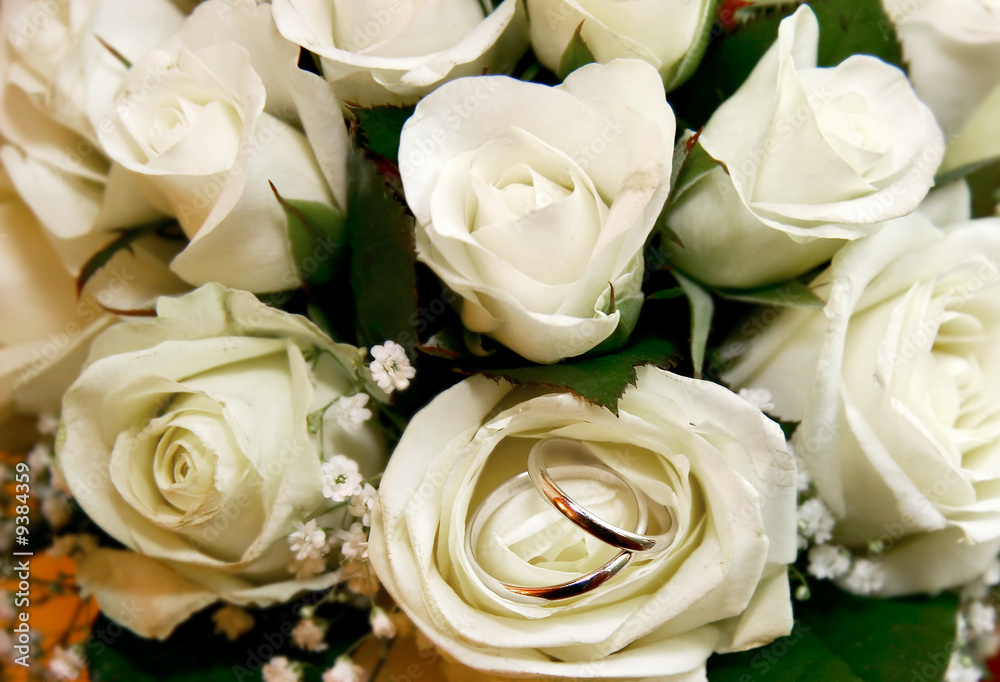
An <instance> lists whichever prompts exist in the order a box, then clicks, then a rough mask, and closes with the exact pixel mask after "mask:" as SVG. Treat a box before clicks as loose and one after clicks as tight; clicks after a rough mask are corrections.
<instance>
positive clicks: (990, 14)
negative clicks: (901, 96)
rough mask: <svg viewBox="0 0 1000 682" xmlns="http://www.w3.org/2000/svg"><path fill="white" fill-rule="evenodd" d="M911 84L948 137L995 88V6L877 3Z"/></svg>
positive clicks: (998, 73) (987, 2)
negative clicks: (886, 18) (893, 32)
mask: <svg viewBox="0 0 1000 682" xmlns="http://www.w3.org/2000/svg"><path fill="white" fill-rule="evenodd" d="M882 5H883V6H884V8H885V10H886V12H887V13H888V15H889V17H890V19H891V20H892V22H893V24H895V26H896V33H897V35H898V37H899V41H900V43H901V44H902V47H903V59H904V60H906V63H907V66H908V70H909V75H910V82H912V83H913V89H914V90H916V91H917V94H918V95H920V99H922V100H923V101H924V102H926V103H927V105H928V106H929V107H930V108H931V109H932V110H933V111H934V113H935V115H937V118H938V122H940V123H941V127H942V128H944V130H945V132H947V133H948V134H949V135H955V134H957V133H958V132H960V130H961V129H962V127H963V125H964V124H965V122H966V121H967V120H968V118H969V116H970V115H971V114H972V113H973V112H974V111H975V110H976V109H977V108H978V107H979V105H980V104H982V102H983V101H984V100H985V99H986V96H987V95H989V93H990V92H992V91H993V89H994V88H996V87H997V86H998V85H1000V2H997V0H882Z"/></svg>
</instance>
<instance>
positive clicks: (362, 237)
mask: <svg viewBox="0 0 1000 682" xmlns="http://www.w3.org/2000/svg"><path fill="white" fill-rule="evenodd" d="M348 171H349V178H350V180H349V184H348V209H347V238H348V240H349V243H350V248H351V268H350V269H351V272H350V276H351V290H352V292H353V295H354V304H355V311H356V312H355V325H356V329H357V337H358V343H359V344H360V345H364V346H371V345H374V344H378V343H382V342H384V341H385V340H387V339H391V340H393V341H396V342H397V343H399V344H402V345H403V346H406V347H407V348H409V349H412V348H413V347H414V346H415V344H416V342H417V338H416V334H415V333H414V321H415V313H416V310H417V279H416V273H415V270H414V268H415V264H416V250H415V247H414V241H413V230H414V220H413V217H412V216H411V215H410V214H409V213H408V212H407V211H406V208H405V207H404V206H403V204H402V203H401V202H400V200H399V199H398V198H397V197H396V196H395V194H394V193H393V192H392V190H391V189H390V188H389V186H388V185H387V184H386V182H385V180H384V179H383V178H382V176H381V175H379V173H378V169H377V167H376V166H375V164H374V163H372V162H371V161H370V160H368V159H367V158H365V156H364V154H362V153H361V152H355V153H354V154H352V155H351V158H350V159H349V161H348Z"/></svg>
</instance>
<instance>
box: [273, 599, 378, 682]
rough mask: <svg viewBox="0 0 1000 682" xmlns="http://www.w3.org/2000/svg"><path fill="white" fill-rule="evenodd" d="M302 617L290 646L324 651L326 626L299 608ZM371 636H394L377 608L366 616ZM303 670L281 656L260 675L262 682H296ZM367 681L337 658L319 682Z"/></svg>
mask: <svg viewBox="0 0 1000 682" xmlns="http://www.w3.org/2000/svg"><path fill="white" fill-rule="evenodd" d="M299 615H300V616H301V617H302V620H300V621H299V622H298V623H297V624H296V626H295V628H294V629H293V630H292V642H293V643H294V644H295V646H297V647H298V648H300V649H302V650H303V651H313V652H320V651H325V650H326V649H327V648H328V645H327V644H326V641H325V640H326V633H327V630H328V629H329V627H330V624H329V623H328V622H326V621H324V620H322V619H319V618H316V617H315V612H314V611H313V609H312V608H311V607H308V608H303V609H302V610H301V611H300V612H299ZM369 622H370V623H371V629H372V635H373V636H375V637H376V638H377V639H392V638H393V637H395V636H396V632H397V626H396V623H395V621H394V620H393V617H392V616H390V615H389V614H388V613H386V611H385V610H384V609H382V608H380V607H378V606H376V607H374V608H373V609H372V611H371V614H370V615H369ZM302 669H303V666H302V664H301V663H299V662H297V661H291V660H289V659H288V658H286V657H285V656H276V657H274V658H272V659H271V660H270V661H268V663H267V665H265V666H264V669H263V670H262V671H261V672H262V674H263V677H264V682H298V681H299V680H301V679H302ZM365 679H367V672H366V671H365V669H364V668H362V667H361V666H359V665H357V664H355V663H354V661H352V660H351V658H350V656H349V655H348V654H343V655H341V656H338V657H337V659H336V660H335V661H334V664H333V667H331V668H329V669H328V670H326V671H325V672H324V673H323V677H322V680H323V682H363V680H365Z"/></svg>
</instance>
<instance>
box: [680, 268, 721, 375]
mask: <svg viewBox="0 0 1000 682" xmlns="http://www.w3.org/2000/svg"><path fill="white" fill-rule="evenodd" d="M673 275H674V277H675V278H676V279H677V282H678V283H679V284H680V285H681V289H683V290H684V294H685V295H686V296H687V297H688V302H689V303H690V304H691V364H692V365H693V367H694V378H695V379H700V378H701V368H702V367H704V365H705V348H706V347H707V346H708V333H709V332H710V331H711V330H712V314H713V313H714V312H715V304H714V303H713V302H712V295H711V294H710V293H709V292H708V290H707V289H705V288H704V287H702V286H701V285H700V284H698V283H697V282H695V281H694V280H693V279H688V278H687V277H685V276H684V275H682V274H681V273H679V272H677V271H676V270H675V271H673Z"/></svg>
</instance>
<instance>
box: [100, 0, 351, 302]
mask: <svg viewBox="0 0 1000 682" xmlns="http://www.w3.org/2000/svg"><path fill="white" fill-rule="evenodd" d="M298 57H299V48H298V46H296V45H293V44H291V43H289V42H288V41H286V40H285V39H283V38H282V37H281V35H280V34H279V33H278V32H277V29H276V28H275V26H274V22H273V20H272V18H271V10H270V7H269V6H268V5H257V4H256V3H255V2H253V0H245V1H244V2H231V1H229V0H210V1H209V2H205V3H202V5H200V6H199V8H198V9H197V10H195V12H194V13H193V14H192V15H191V17H190V18H189V19H188V20H187V21H186V22H185V24H184V26H183V28H182V29H181V31H180V32H179V33H178V34H177V35H175V36H174V37H173V38H172V39H171V40H169V41H168V42H167V43H166V44H164V45H163V46H161V47H160V48H158V49H155V50H153V51H151V52H149V53H147V54H146V55H145V56H144V57H143V58H142V59H140V60H139V61H138V62H137V63H136V64H135V65H134V66H133V67H132V68H131V69H130V70H129V71H128V73H127V74H126V75H125V78H124V80H123V82H122V85H121V87H120V89H119V91H118V93H117V96H116V99H115V101H114V106H113V110H112V111H111V112H110V113H109V116H110V117H111V119H112V121H113V125H111V126H109V127H108V128H104V127H102V128H100V129H99V131H98V132H99V136H100V140H101V143H102V145H103V147H104V149H105V151H106V152H107V153H108V154H109V155H110V156H111V158H112V159H114V160H115V161H117V162H118V163H120V164H121V165H122V166H124V167H125V168H126V169H128V170H129V171H131V172H133V173H134V174H136V178H135V182H136V183H137V184H138V185H139V186H140V188H141V189H142V190H143V191H144V192H145V193H146V195H147V196H148V197H149V198H150V200H151V201H153V203H154V204H156V205H157V206H158V207H159V208H161V210H163V211H164V212H165V213H167V214H169V215H171V216H175V217H176V218H177V220H178V221H179V222H180V224H181V227H182V228H183V230H184V232H185V234H186V235H187V236H188V238H189V239H190V240H191V241H190V243H189V244H188V245H187V247H186V248H185V249H184V250H183V252H181V253H180V254H179V255H178V256H177V257H176V258H174V260H173V261H172V263H171V269H172V270H173V271H174V272H176V273H177V274H178V275H179V276H180V277H181V278H182V279H184V280H185V281H187V282H190V283H192V284H203V283H206V282H212V281H216V282H221V283H223V284H225V285H227V286H234V287H239V288H242V289H247V290H250V291H255V292H258V293H260V292H272V291H278V290H282V289H293V288H296V287H297V286H299V283H300V280H299V274H298V271H297V269H296V266H295V263H294V261H293V259H292V253H291V245H290V242H289V239H288V227H287V225H288V222H287V218H286V216H285V212H284V210H283V209H282V207H281V204H280V203H279V202H278V200H277V199H276V197H275V196H274V194H273V193H272V191H271V187H270V184H273V185H274V187H275V188H276V190H277V191H278V193H279V194H280V195H281V196H282V197H283V198H284V199H298V200H308V201H316V202H322V203H326V204H330V205H333V206H334V207H336V208H339V209H341V210H343V209H344V207H345V196H344V194H345V193H346V179H345V173H346V170H345V163H346V150H347V146H348V144H349V142H348V140H347V131H346V129H345V127H344V125H343V122H342V121H340V120H339V119H338V117H336V116H334V117H331V115H330V112H331V111H334V112H336V111H337V106H338V105H337V103H336V100H335V99H334V98H333V95H332V94H331V93H330V91H329V87H328V86H327V84H326V83H325V82H324V81H323V80H322V79H321V78H319V77H318V76H316V75H314V74H310V73H308V72H305V71H302V70H301V69H299V68H298ZM300 126H301V128H302V129H300Z"/></svg>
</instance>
